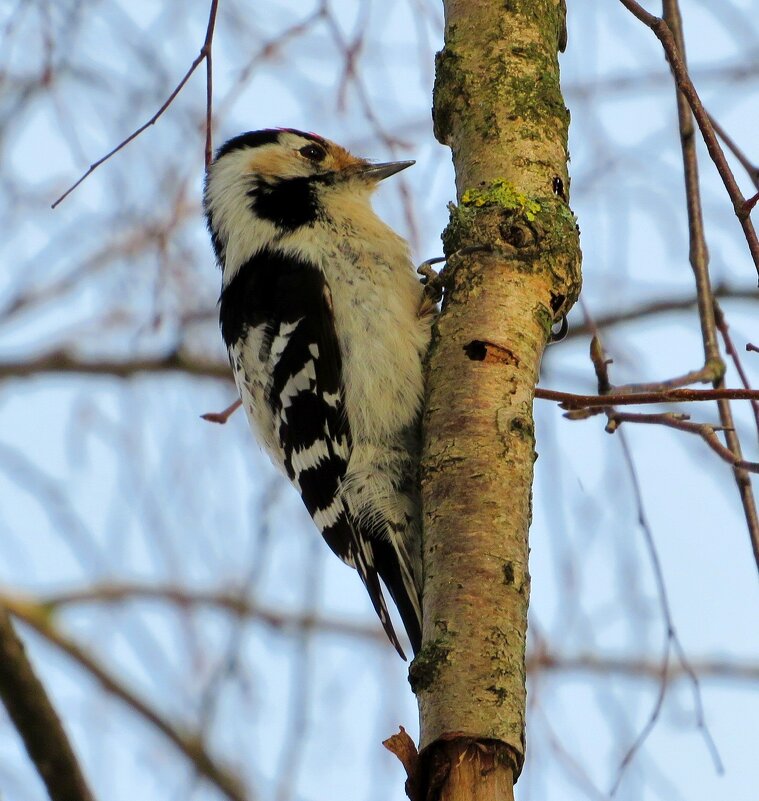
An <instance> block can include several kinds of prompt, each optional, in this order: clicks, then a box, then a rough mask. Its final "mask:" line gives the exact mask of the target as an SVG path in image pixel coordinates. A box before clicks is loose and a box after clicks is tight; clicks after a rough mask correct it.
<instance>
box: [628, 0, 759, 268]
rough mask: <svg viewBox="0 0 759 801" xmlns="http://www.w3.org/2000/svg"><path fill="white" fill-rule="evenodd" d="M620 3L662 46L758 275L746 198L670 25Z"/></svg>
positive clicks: (758, 248) (758, 252)
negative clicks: (645, 26)
mask: <svg viewBox="0 0 759 801" xmlns="http://www.w3.org/2000/svg"><path fill="white" fill-rule="evenodd" d="M620 2H621V3H622V5H624V6H625V8H627V10H628V11H630V12H631V13H632V14H633V15H634V16H635V17H637V18H638V19H639V20H640V21H641V22H642V23H643V24H644V25H647V26H648V27H649V28H651V30H652V31H653V32H654V34H656V37H657V38H658V39H659V41H660V42H661V44H662V47H663V48H664V52H665V53H666V54H667V60H668V61H669V65H670V67H671V69H672V72H673V74H674V76H675V81H676V82H677V87H678V89H679V90H680V91H681V92H682V93H683V96H684V97H685V99H686V100H687V101H688V105H689V106H690V108H691V110H692V111H693V115H694V117H695V118H696V122H697V123H698V127H699V129H700V131H701V136H702V137H703V139H704V142H705V143H706V149H707V150H708V151H709V155H710V156H711V159H712V161H713V162H714V165H715V166H716V168H717V171H718V172H719V174H720V177H721V178H722V182H723V183H724V185H725V189H727V193H728V195H729V196H730V200H731V201H732V204H733V210H734V211H735V215H736V217H737V218H738V220H739V222H740V224H741V227H742V228H743V233H744V235H745V237H746V242H747V243H748V248H749V252H750V253H751V257H752V259H753V260H754V266H755V267H756V271H757V273H758V274H759V240H757V237H756V231H755V230H754V226H753V224H752V222H751V220H750V218H749V211H748V210H746V208H745V204H746V198H745V197H744V196H743V193H742V192H741V190H740V188H739V187H738V184H737V182H736V180H735V176H734V175H733V171H732V170H731V169H730V165H729V164H728V163H727V159H726V158H725V154H724V152H723V150H722V147H721V146H720V143H719V140H718V138H717V134H716V132H715V131H714V128H713V127H712V124H711V122H710V120H709V115H708V114H707V112H706V110H705V109H704V107H703V104H702V103H701V99H700V98H699V96H698V92H696V88H695V87H694V86H693V82H692V81H691V79H690V76H689V75H688V68H687V67H686V66H685V62H684V60H683V59H682V58H681V56H680V50H679V49H678V46H677V42H676V41H675V38H674V36H673V34H672V31H671V29H670V27H669V25H668V24H667V23H666V22H665V21H664V20H663V19H662V18H661V17H657V16H655V15H653V14H650V13H649V12H648V11H646V10H645V9H644V8H643V7H642V6H641V5H640V4H639V3H637V2H636V1H635V0H620Z"/></svg>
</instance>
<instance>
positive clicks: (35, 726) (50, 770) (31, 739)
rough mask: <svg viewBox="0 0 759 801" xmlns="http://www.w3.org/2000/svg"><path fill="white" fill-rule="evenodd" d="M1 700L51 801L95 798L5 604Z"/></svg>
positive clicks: (0, 608) (0, 634)
mask: <svg viewBox="0 0 759 801" xmlns="http://www.w3.org/2000/svg"><path fill="white" fill-rule="evenodd" d="M0 698H2V700H3V703H4V704H5V708H6V709H7V710H8V715H9V717H10V719H11V720H12V721H13V724H14V726H15V727H16V730H17V731H18V733H19V734H20V735H21V739H22V740H23V741H24V745H25V746H26V750H27V753H28V754H29V757H30V758H31V760H32V762H34V766H35V768H36V769H37V772H38V773H39V775H40V777H41V778H42V780H43V781H44V782H45V786H46V787H47V791H48V794H49V795H50V798H51V801H93V795H92V793H91V792H90V789H89V787H88V786H87V782H86V781H85V778H84V775H83V773H82V770H81V768H80V767H79V762H78V761H77V758H76V756H75V755H74V749H73V748H72V747H71V743H70V742H69V739H68V737H67V736H66V732H65V731H64V729H63V726H62V725H61V721H60V718H59V717H58V714H57V712H56V711H55V709H54V707H53V704H52V703H51V701H50V698H49V696H48V694H47V692H46V691H45V687H44V686H43V684H42V682H41V681H40V680H39V679H38V678H37V675H36V674H35V672H34V668H33V667H32V664H31V662H30V661H29V658H28V657H27V655H26V651H25V649H24V645H23V643H22V642H21V640H20V639H19V637H18V635H17V634H16V632H15V631H14V629H13V623H12V622H11V618H10V615H9V614H8V610H7V609H6V607H5V606H4V605H3V604H2V603H0Z"/></svg>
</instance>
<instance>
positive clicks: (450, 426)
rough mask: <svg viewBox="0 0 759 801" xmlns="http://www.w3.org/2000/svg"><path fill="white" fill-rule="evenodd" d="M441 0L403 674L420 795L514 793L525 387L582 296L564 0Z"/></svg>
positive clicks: (527, 507) (520, 692) (519, 754)
mask: <svg viewBox="0 0 759 801" xmlns="http://www.w3.org/2000/svg"><path fill="white" fill-rule="evenodd" d="M444 5H445V13H446V26H445V47H444V49H443V51H442V52H441V53H439V54H438V57H437V74H436V85H435V98H434V109H433V117H434V122H435V134H436V136H437V138H438V139H439V140H440V141H441V142H442V143H444V144H447V145H449V146H450V147H451V149H452V152H453V160H454V164H455V167H456V186H457V196H458V205H457V206H451V220H450V224H449V226H448V228H447V229H446V232H445V233H444V235H443V241H444V245H445V252H446V255H447V256H449V258H450V261H449V265H448V268H447V270H446V276H447V283H446V294H445V298H444V302H443V310H442V313H441V315H440V318H439V320H438V323H437V327H436V331H435V334H434V338H433V345H432V349H431V352H430V359H429V376H428V396H427V407H426V414H425V421H424V424H425V442H424V455H423V464H422V493H423V502H424V567H425V589H424V635H423V638H424V640H423V647H422V650H421V652H420V653H419V655H418V656H417V658H416V659H415V660H414V663H413V664H412V666H411V670H410V674H409V679H410V681H411V684H412V687H413V689H414V692H415V693H416V694H417V697H418V701H419V709H420V716H421V742H420V751H421V754H420V756H421V774H422V775H423V777H424V781H423V784H424V785H425V788H426V789H425V791H424V792H423V793H422V794H421V797H422V798H425V799H446V801H447V800H448V799H450V801H453V799H463V798H466V799H478V801H480V800H481V801H484V800H485V799H495V798H499V799H504V798H509V797H511V793H512V792H513V791H512V788H513V782H514V781H515V780H516V778H517V777H518V776H519V772H520V770H521V768H522V764H523V762H524V750H525V742H524V717H525V700H526V693H525V662H524V659H525V639H526V633H527V608H528V602H529V589H530V576H529V571H528V564H527V556H528V551H529V548H528V529H529V525H530V518H531V490H532V476H533V463H534V461H535V458H536V453H535V437H534V426H533V418H532V401H533V390H534V387H535V384H536V382H537V379H538V371H539V367H540V360H541V357H542V353H543V350H544V348H545V345H546V342H547V340H548V337H549V334H550V330H551V326H552V325H553V323H554V321H555V320H556V319H557V317H558V316H559V315H560V314H561V313H564V312H566V311H567V309H568V308H569V306H570V305H571V304H572V303H573V302H574V300H575V299H576V297H577V295H578V293H579V290H580V249H579V238H578V232H577V227H576V224H575V220H574V216H573V215H572V213H571V211H570V209H569V206H568V205H567V195H568V189H569V176H568V174H567V158H568V156H567V127H568V122H569V114H568V111H567V109H566V108H565V106H564V101H563V99H562V96H561V92H560V89H559V68H558V58H557V50H558V48H559V45H560V41H561V37H562V31H563V24H564V14H563V3H562V2H561V0H505V2H504V0H499V1H498V2H496V0H444ZM477 245H487V246H489V248H490V250H489V251H476V250H475V249H474V247H473V246H477ZM463 248H468V250H467V251H465V254H464V255H458V256H456V255H454V254H456V253H457V251H461V250H462V249H463ZM473 250H474V252H473ZM441 766H442V767H441ZM505 788H508V789H505Z"/></svg>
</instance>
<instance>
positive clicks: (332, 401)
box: [220, 250, 405, 658]
mask: <svg viewBox="0 0 759 801" xmlns="http://www.w3.org/2000/svg"><path fill="white" fill-rule="evenodd" d="M220 321H221V329H222V335H223V337H224V341H225V343H226V345H227V348H228V350H229V356H230V361H231V363H232V367H233V370H234V373H235V379H236V381H237V386H238V389H239V391H240V397H241V398H242V401H243V405H244V406H245V409H246V412H247V414H248V417H249V419H250V421H251V424H252V425H253V427H254V428H255V429H256V431H257V433H258V435H259V437H260V439H261V440H262V443H263V445H264V446H265V447H266V449H267V450H268V452H269V454H270V455H271V456H272V458H273V459H274V460H275V462H277V463H278V464H279V465H280V466H281V467H282V468H283V469H284V471H285V472H286V474H287V476H288V477H289V479H290V480H291V481H292V483H293V484H294V485H295V487H296V488H297V489H298V491H299V492H300V494H301V497H302V498H303V502H304V503H305V505H306V509H308V512H309V514H310V515H311V517H312V518H313V520H314V522H315V523H316V525H317V527H318V528H319V530H320V531H321V533H322V536H323V537H324V539H325V540H326V541H327V544H328V545H329V546H330V548H331V549H332V550H333V551H334V552H335V554H337V556H339V557H340V558H341V559H342V560H343V561H344V562H346V563H347V564H349V565H351V566H352V567H355V568H356V570H357V571H358V573H359V575H360V576H361V579H362V581H363V582H364V585H365V586H366V589H367V591H368V593H369V597H370V598H371V601H372V604H373V606H374V609H375V610H376V612H377V615H378V616H379V618H380V621H381V623H382V626H383V628H384V629H385V632H386V633H387V636H388V637H389V639H390V641H391V642H392V643H393V645H394V646H395V648H396V650H397V651H398V652H399V653H400V655H401V656H402V657H403V658H405V655H404V653H403V650H402V649H401V646H400V643H399V642H398V638H397V636H396V634H395V631H394V629H393V626H392V622H391V620H390V616H389V614H388V610H387V606H386V604H385V599H384V597H383V594H382V589H381V587H380V583H379V577H378V570H379V571H380V573H381V574H382V575H383V577H384V576H385V575H386V573H387V574H388V575H392V574H393V570H392V567H391V566H389V565H385V564H384V562H385V561H386V560H387V559H388V558H390V559H392V558H394V557H393V556H392V555H391V554H390V553H389V552H388V548H387V546H386V544H385V543H383V542H380V541H373V540H372V538H371V535H370V536H366V535H364V534H362V532H360V531H358V530H357V525H356V523H355V521H353V520H351V519H350V516H349V514H348V511H347V509H346V507H345V504H344V503H343V500H342V498H341V491H340V488H341V482H342V481H343V478H344V477H345V473H346V470H347V467H348V460H349V458H350V451H351V434H350V428H349V425H348V418H347V415H346V413H345V409H344V405H343V392H342V376H341V365H342V359H341V355H340V348H339V343H338V340H337V335H336V333H335V326H334V319H333V314H332V303H331V296H330V291H329V287H328V286H327V284H326V282H325V279H324V276H323V274H322V272H321V271H320V270H319V269H318V268H316V267H314V266H312V265H311V264H309V263H308V262H305V261H301V260H299V259H297V258H296V257H294V256H284V255H283V254H281V253H274V252H271V251H268V250H264V251H261V252H259V253H257V254H256V255H255V256H253V258H251V259H250V260H249V261H248V262H247V263H245V264H244V265H243V266H242V267H241V269H240V270H239V271H238V272H237V274H236V275H235V276H234V277H233V278H232V280H231V281H230V282H229V283H228V284H227V286H226V287H225V288H224V290H223V292H222V295H221V300H220ZM377 558H379V559H380V560H381V562H383V564H380V565H378V564H377ZM388 567H390V570H388V569H387V568H388ZM396 572H397V568H396ZM393 589H394V588H393ZM395 594H396V592H393V595H395ZM404 622H405V621H404Z"/></svg>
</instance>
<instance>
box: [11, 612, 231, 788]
mask: <svg viewBox="0 0 759 801" xmlns="http://www.w3.org/2000/svg"><path fill="white" fill-rule="evenodd" d="M0 603H2V604H4V605H5V606H6V607H7V609H8V611H9V612H10V613H11V614H12V615H13V616H14V617H16V618H18V619H19V620H21V621H23V622H24V623H25V624H26V625H27V626H29V627H30V628H32V629H34V631H36V632H37V633H38V634H39V635H40V636H42V637H43V638H44V639H45V640H46V641H47V642H49V643H50V644H51V645H54V646H55V647H56V648H57V649H58V650H60V651H62V652H63V653H65V654H66V655H67V656H69V657H70V658H71V659H73V660H74V661H75V662H76V663H77V664H78V665H79V666H80V667H81V668H83V669H84V670H85V671H87V673H89V674H90V676H92V678H94V679H95V680H96V681H97V682H98V684H100V686H101V687H102V688H103V689H104V690H105V691H106V692H108V693H110V694H111V695H113V696H114V697H115V698H118V699H119V700H120V701H122V702H123V703H124V704H125V705H126V706H127V707H128V708H129V709H131V710H132V711H133V712H135V713H136V714H137V715H138V716H139V717H141V718H142V719H143V720H144V721H146V722H147V723H149V724H150V725H151V726H152V727H153V728H155V729H157V730H158V731H159V732H161V734H163V735H164V737H166V738H167V739H168V740H169V741H170V742H171V743H172V744H173V745H174V746H175V747H176V748H177V750H179V752H180V753H182V754H183V755H184V756H185V757H186V758H187V759H188V760H189V761H190V763H191V764H192V765H193V766H194V768H195V769H196V770H197V771H198V773H199V774H200V775H201V776H203V777H204V778H206V779H207V780H208V781H209V782H211V783H212V784H213V785H214V786H216V787H217V788H218V789H219V791H220V792H221V793H222V794H223V795H224V796H226V798H228V799H229V801H246V796H245V793H244V791H243V790H242V788H241V784H240V781H239V780H238V779H237V777H236V776H233V775H232V774H231V773H230V772H228V770H227V769H225V768H222V767H221V766H220V765H218V764H217V763H216V761H215V760H214V759H213V758H212V757H211V756H210V754H209V753H208V752H207V751H206V748H205V745H204V744H203V742H202V741H201V740H200V739H199V737H197V736H196V735H194V734H193V733H190V732H184V731H181V730H180V729H179V728H178V727H176V726H175V725H174V724H172V723H171V722H170V721H168V720H166V719H165V718H163V717H162V716H161V715H160V714H159V713H158V712H157V711H156V710H155V709H154V708H153V707H152V706H150V705H149V704H148V703H146V702H145V701H144V700H143V699H141V698H140V697H139V696H138V695H137V694H136V693H134V692H133V691H132V690H130V689H129V688H127V687H126V686H125V685H124V684H123V683H121V682H120V681H119V680H118V679H116V678H115V677H114V676H113V675H112V674H111V673H110V671H109V670H108V669H107V668H106V667H105V666H104V665H102V664H101V663H100V662H98V660H97V659H95V657H93V656H92V655H90V654H88V653H87V652H86V651H85V650H84V649H83V648H81V647H80V646H79V645H77V644H76V643H75V642H74V641H73V640H70V639H69V638H68V637H66V636H64V635H63V634H61V633H60V632H59V631H58V629H57V628H56V627H55V626H53V625H52V623H51V620H50V614H49V610H46V609H45V607H42V606H39V605H34V604H29V603H24V602H20V601H18V600H16V599H13V598H11V597H8V596H4V597H2V598H1V599H0Z"/></svg>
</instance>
